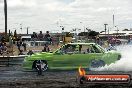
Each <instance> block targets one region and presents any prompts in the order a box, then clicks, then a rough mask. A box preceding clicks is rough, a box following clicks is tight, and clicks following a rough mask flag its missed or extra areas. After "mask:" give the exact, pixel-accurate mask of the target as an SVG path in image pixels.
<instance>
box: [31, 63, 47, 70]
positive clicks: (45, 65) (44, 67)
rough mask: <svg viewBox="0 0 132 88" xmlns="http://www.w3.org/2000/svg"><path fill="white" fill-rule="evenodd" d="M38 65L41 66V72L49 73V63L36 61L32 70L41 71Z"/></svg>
mask: <svg viewBox="0 0 132 88" xmlns="http://www.w3.org/2000/svg"><path fill="white" fill-rule="evenodd" d="M37 64H41V70H42V71H47V70H48V63H47V61H46V60H35V61H34V62H33V65H32V69H33V70H35V71H37V70H38V69H40V68H38V67H37Z"/></svg>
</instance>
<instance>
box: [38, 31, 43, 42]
mask: <svg viewBox="0 0 132 88" xmlns="http://www.w3.org/2000/svg"><path fill="white" fill-rule="evenodd" d="M43 37H44V35H43V34H42V31H40V33H39V35H38V39H39V40H40V41H43Z"/></svg>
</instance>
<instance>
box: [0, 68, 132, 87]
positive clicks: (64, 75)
mask: <svg viewBox="0 0 132 88" xmlns="http://www.w3.org/2000/svg"><path fill="white" fill-rule="evenodd" d="M88 74H130V75H132V72H121V71H118V72H115V71H113V72H112V71H89V72H88ZM77 76H78V71H77V70H74V71H48V72H44V73H43V75H42V76H38V75H37V72H29V71H28V72H27V71H23V69H22V68H21V66H11V67H0V88H44V87H50V88H55V87H88V88H132V87H128V85H129V86H130V84H125V85H119V84H113V85H110V84H107V85H106V84H105V83H104V84H94V85H90V84H87V83H86V84H83V85H80V84H79V83H78V82H77V81H78V80H77Z"/></svg>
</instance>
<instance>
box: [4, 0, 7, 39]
mask: <svg viewBox="0 0 132 88" xmlns="http://www.w3.org/2000/svg"><path fill="white" fill-rule="evenodd" d="M4 14H5V36H6V37H7V1H6V0H4Z"/></svg>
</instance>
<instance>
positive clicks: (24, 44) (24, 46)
mask: <svg viewBox="0 0 132 88" xmlns="http://www.w3.org/2000/svg"><path fill="white" fill-rule="evenodd" d="M22 46H23V48H24V51H26V46H27V45H26V43H25V42H23V44H22Z"/></svg>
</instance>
